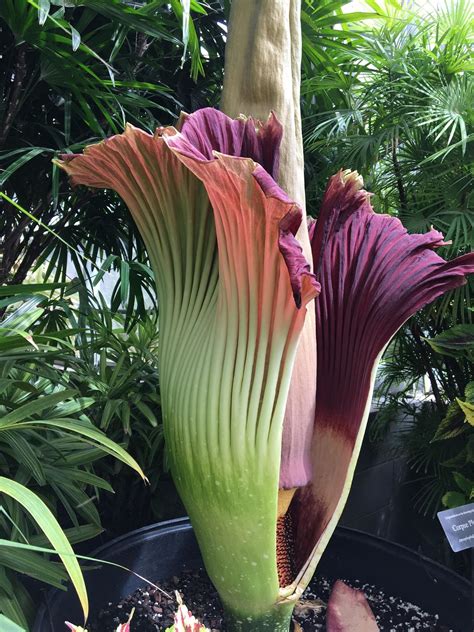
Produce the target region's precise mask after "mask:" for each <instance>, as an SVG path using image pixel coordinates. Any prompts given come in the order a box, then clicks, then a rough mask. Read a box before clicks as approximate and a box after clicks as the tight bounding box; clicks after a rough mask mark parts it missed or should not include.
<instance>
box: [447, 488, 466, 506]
mask: <svg viewBox="0 0 474 632" xmlns="http://www.w3.org/2000/svg"><path fill="white" fill-rule="evenodd" d="M466 500H467V499H466V497H465V496H464V494H461V492H447V493H446V494H444V496H443V498H442V499H441V502H442V503H443V505H444V506H445V507H447V508H448V509H454V508H455V507H460V506H461V505H465V504H466Z"/></svg>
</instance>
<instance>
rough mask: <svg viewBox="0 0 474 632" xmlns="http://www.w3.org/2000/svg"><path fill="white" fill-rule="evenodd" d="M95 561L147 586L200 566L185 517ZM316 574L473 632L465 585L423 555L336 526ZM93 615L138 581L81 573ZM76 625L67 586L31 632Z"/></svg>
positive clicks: (131, 538) (132, 537)
mask: <svg viewBox="0 0 474 632" xmlns="http://www.w3.org/2000/svg"><path fill="white" fill-rule="evenodd" d="M93 557H96V558H99V559H106V560H110V561H112V562H116V563H118V564H121V565H123V566H126V567H127V568H130V569H133V570H134V571H135V572H136V573H139V574H140V575H142V576H144V577H147V578H148V579H150V580H151V581H157V580H158V581H159V580H163V579H166V578H169V577H171V576H173V575H177V574H179V573H180V571H181V570H182V569H183V568H198V567H199V566H200V565H201V564H202V562H201V556H200V554H199V549H198V547H197V543H196V540H195V538H194V534H193V531H192V528H191V525H190V523H189V521H188V519H187V518H180V519H178V520H170V521H168V522H161V523H159V524H155V525H151V526H149V527H145V528H143V529H138V530H137V531H132V532H131V533H129V534H128V535H125V536H122V537H120V538H117V539H116V540H113V541H112V542H110V543H109V544H106V545H105V546H102V547H101V548H99V549H97V550H96V551H95V552H94V553H93ZM318 572H320V573H322V574H324V575H326V576H327V577H329V578H330V579H334V580H335V579H338V578H341V579H348V580H351V579H359V580H361V581H363V582H368V583H371V584H375V585H377V586H378V587H379V588H383V589H384V590H385V592H386V593H387V594H389V595H395V596H397V597H401V598H402V599H404V600H407V601H410V602H412V603H415V604H417V605H419V606H421V607H422V608H423V609H425V610H427V611H429V612H431V613H437V614H439V617H440V622H441V623H443V624H444V625H446V626H448V627H449V628H450V629H452V630H455V631H456V632H469V631H470V630H472V621H471V589H470V585H469V582H468V581H467V580H465V579H463V578H462V577H459V576H458V575H456V574H455V573H453V572H452V571H450V570H448V569H446V568H444V567H443V566H440V565H439V564H437V563H435V562H433V561H432V560H429V559H428V558H426V557H423V556H421V555H418V554H417V553H415V552H413V551H411V550H409V549H407V548H405V547H403V546H399V545H397V544H393V543H391V542H388V541H386V540H382V539H381V538H377V537H375V536H371V535H368V534H366V533H362V532H360V531H355V530H353V529H347V528H344V527H339V528H338V529H336V532H335V534H334V536H333V537H332V539H331V541H330V544H329V546H328V548H327V550H326V551H325V553H324V555H323V558H322V560H321V563H320V565H319V566H318ZM86 582H87V587H88V592H89V597H90V601H91V610H92V611H94V610H98V609H100V608H101V607H103V606H104V605H106V604H107V602H109V601H118V600H120V598H122V597H125V596H127V595H129V594H130V593H132V592H133V591H134V590H135V589H136V588H137V587H138V586H141V585H143V582H142V581H141V580H140V579H138V578H137V577H135V576H134V575H132V574H130V573H128V572H125V571H122V570H120V569H117V568H115V567H112V566H107V565H104V566H101V567H100V568H98V569H94V570H91V571H87V574H86ZM65 619H68V620H69V621H76V622H80V621H81V620H82V614H81V610H80V608H79V606H78V601H77V597H76V596H75V593H74V592H73V591H72V589H69V590H68V591H67V592H63V591H57V590H56V591H51V592H50V593H49V594H48V597H47V602H46V604H45V605H44V606H42V607H41V609H40V611H39V612H38V616H37V619H36V622H35V625H34V627H33V632H65V626H64V620H65Z"/></svg>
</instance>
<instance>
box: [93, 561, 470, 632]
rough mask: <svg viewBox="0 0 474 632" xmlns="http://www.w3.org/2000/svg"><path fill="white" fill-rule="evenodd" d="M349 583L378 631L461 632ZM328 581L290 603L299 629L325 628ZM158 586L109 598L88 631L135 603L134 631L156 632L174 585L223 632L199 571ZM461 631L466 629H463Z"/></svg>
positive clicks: (170, 609)
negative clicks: (360, 592) (364, 601)
mask: <svg viewBox="0 0 474 632" xmlns="http://www.w3.org/2000/svg"><path fill="white" fill-rule="evenodd" d="M346 583H348V584H349V585H351V586H352V587H353V588H359V589H362V590H363V592H364V593H365V595H366V597H367V599H368V601H369V604H370V607H371V608H372V610H373V612H374V614H375V617H376V619H377V622H378V624H379V627H380V630H381V631H382V632H399V631H403V632H417V631H418V630H429V631H431V632H461V631H458V630H452V629H451V628H449V627H446V626H444V625H441V624H440V623H439V621H438V615H437V614H429V613H427V612H424V611H423V610H422V609H421V608H419V607H418V606H416V605H414V604H412V603H408V602H406V601H402V600H401V599H398V598H397V597H391V596H389V595H386V594H385V593H384V592H383V591H381V590H379V589H378V588H376V587H375V586H371V585H369V584H360V583H359V582H346ZM331 587H332V582H331V583H330V582H329V581H328V580H327V579H326V578H324V577H316V578H315V579H314V580H313V581H312V583H311V585H310V586H309V587H308V589H307V590H306V592H305V593H304V596H303V601H302V602H301V603H300V604H299V605H298V606H297V607H296V609H295V620H296V621H298V623H299V624H300V625H301V627H302V628H303V631H304V632H315V631H318V630H321V631H324V630H325V619H326V612H325V603H326V602H327V600H328V598H329V593H330V590H331ZM160 588H162V589H163V590H164V591H166V592H167V593H168V594H169V595H171V596H172V597H173V598H172V599H170V598H169V597H167V596H166V595H164V594H163V593H162V592H160V591H159V590H157V589H156V588H154V587H152V586H147V587H146V588H144V589H142V588H140V589H138V590H136V591H135V592H134V593H133V595H130V596H129V597H126V598H125V599H122V601H120V603H118V604H117V603H115V604H112V603H109V604H108V605H107V607H106V608H104V609H103V610H102V611H101V612H100V613H99V615H98V617H97V618H96V619H95V620H93V621H92V622H91V623H90V625H89V628H88V629H89V631H90V632H115V630H116V628H117V626H118V624H119V623H124V622H125V621H126V620H127V618H128V615H129V614H130V612H131V609H132V608H133V607H135V615H134V617H133V621H132V626H131V627H132V631H133V632H161V631H162V630H166V628H167V627H169V626H171V625H172V624H173V614H174V612H175V610H176V607H177V604H176V599H175V597H174V595H175V591H176V590H179V592H180V593H181V595H182V597H183V601H184V603H185V604H186V606H187V607H188V608H189V610H190V611H191V612H192V613H193V614H194V615H195V616H196V617H197V618H198V619H199V620H200V622H201V623H203V624H204V625H205V626H206V627H207V628H209V629H210V630H211V631H212V632H225V630H226V627H225V624H224V622H223V613H222V607H221V604H220V601H219V597H218V596H217V593H216V591H215V589H214V587H213V586H212V584H211V582H210V581H209V579H208V577H207V575H206V574H205V572H204V571H185V572H183V573H182V574H181V575H180V576H179V577H173V578H171V580H169V581H167V582H161V583H160ZM463 632H465V631H463Z"/></svg>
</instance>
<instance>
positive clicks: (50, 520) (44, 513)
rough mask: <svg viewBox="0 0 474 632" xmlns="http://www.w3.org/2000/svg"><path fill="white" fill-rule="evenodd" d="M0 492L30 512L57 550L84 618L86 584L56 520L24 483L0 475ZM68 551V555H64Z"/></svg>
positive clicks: (87, 607) (86, 605) (85, 614)
mask: <svg viewBox="0 0 474 632" xmlns="http://www.w3.org/2000/svg"><path fill="white" fill-rule="evenodd" d="M0 492H1V493H3V494H7V495H8V496H11V497H12V498H14V499H15V500H16V501H17V502H18V503H19V504H20V505H22V506H23V507H24V508H25V509H26V511H27V512H28V513H29V514H31V516H32V517H33V518H34V520H35V521H36V522H37V523H38V526H39V527H40V529H41V530H42V531H43V533H44V534H45V535H46V537H47V538H48V540H49V541H50V542H51V544H52V546H53V547H54V548H55V549H56V550H57V551H58V552H59V557H60V558H61V561H62V562H63V564H64V567H65V568H66V571H67V573H68V575H69V577H70V578H71V581H72V583H73V585H74V588H75V589H76V592H77V595H78V597H79V601H80V602H81V606H82V610H83V612H84V620H85V619H87V616H88V614H89V601H88V597H87V590H86V585H85V583H84V577H83V575H82V571H81V569H80V566H79V563H78V561H77V559H76V557H75V555H74V551H73V550H72V547H71V545H70V544H69V541H68V539H67V538H66V536H65V535H64V532H63V530H62V529H61V527H60V525H59V523H58V521H57V520H56V518H55V517H54V516H53V514H52V513H51V511H50V510H49V509H48V507H47V506H46V504H45V503H44V502H43V501H42V500H41V499H40V498H39V497H38V496H37V495H36V494H34V493H33V492H32V491H30V490H29V489H28V488H27V487H25V486H24V485H20V484H19V483H17V482H16V481H12V480H9V479H8V478H5V477H3V476H2V477H0ZM65 553H68V554H69V555H65Z"/></svg>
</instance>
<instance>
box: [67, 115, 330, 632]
mask: <svg viewBox="0 0 474 632" xmlns="http://www.w3.org/2000/svg"><path fill="white" fill-rule="evenodd" d="M178 130H179V131H178ZM281 133H282V130H281V126H280V125H279V123H278V121H277V120H276V118H275V116H273V115H270V117H269V119H268V121H267V122H266V123H265V124H262V123H260V122H258V121H255V120H252V119H245V118H242V117H241V118H239V119H236V120H232V119H230V118H228V117H227V116H225V115H224V114H222V113H220V112H218V111H216V110H212V109H206V110H203V111H200V112H197V113H195V114H193V115H191V116H184V117H182V119H181V120H180V123H179V125H178V129H174V128H164V129H163V128H162V129H159V130H157V132H156V133H155V134H154V135H150V134H147V133H145V132H143V131H141V130H139V129H136V128H134V127H131V126H128V127H127V129H126V131H125V133H124V134H121V135H118V136H114V137H112V138H110V139H108V140H106V141H104V142H102V143H99V144H97V145H93V146H90V147H88V148H86V150H85V151H84V154H83V155H79V156H66V157H65V159H64V160H63V162H62V163H61V166H62V167H63V168H64V169H65V170H66V171H67V172H68V173H69V174H70V176H71V179H72V182H73V183H75V184H83V185H87V186H91V187H98V188H111V189H114V190H115V191H117V192H118V193H119V195H120V196H121V197H122V199H123V200H124V201H125V203H126V204H127V206H128V207H129V209H130V211H131V213H132V215H133V218H134V220H135V222H136V224H137V226H138V228H139V230H140V232H141V234H142V236H143V239H144V241H145V244H146V247H147V251H148V254H149V257H150V261H151V264H152V266H153V269H154V273H155V278H156V283H157V290H158V295H159V299H160V338H161V345H160V382H161V384H160V387H161V396H162V411H163V420H164V432H165V438H166V444H167V449H168V453H169V457H170V465H171V470H172V473H173V477H174V480H175V483H176V486H177V488H178V491H179V493H180V495H181V498H182V499H183V502H184V504H185V506H186V509H187V511H188V513H189V515H190V518H191V521H192V523H193V526H194V529H195V532H196V536H197V539H198V542H199V545H200V548H201V552H202V555H203V558H204V561H205V565H206V569H207V571H208V573H209V575H210V577H211V579H212V581H213V582H214V584H215V586H216V588H217V590H218V591H219V594H220V596H221V599H222V601H223V604H224V607H225V609H226V614H227V619H228V625H229V629H235V630H240V629H242V630H243V629H245V630H248V629H252V630H258V629H260V628H261V629H267V630H272V631H274V632H276V631H277V630H287V629H288V626H289V618H290V616H291V611H292V608H293V605H294V603H293V601H292V600H291V599H290V600H286V601H285V603H284V604H283V605H280V604H279V603H277V602H278V600H279V588H280V583H279V577H278V570H277V548H278V549H279V550H280V549H281V546H280V545H279V546H278V547H277V519H278V514H279V513H281V511H280V512H279V510H278V497H279V493H278V488H279V479H280V457H281V454H282V451H283V450H282V431H283V418H284V414H285V406H286V400H287V394H288V389H289V383H290V379H291V374H292V367H293V362H294V357H295V353H296V347H297V343H298V339H299V335H300V332H301V329H302V327H303V323H304V318H305V313H306V305H307V304H308V302H309V301H311V300H312V299H313V298H314V297H315V296H316V294H317V292H318V291H319V285H318V283H317V282H316V280H315V278H314V275H313V274H312V273H311V272H310V268H309V265H308V263H307V262H306V260H305V258H304V256H303V254H302V251H301V247H300V246H299V243H298V242H297V241H296V239H295V237H294V234H295V233H296V231H297V229H298V227H299V224H300V222H301V209H300V208H299V207H298V206H297V205H296V204H294V203H292V202H291V200H289V199H288V197H287V196H286V195H285V193H284V192H283V191H282V190H281V189H280V188H279V187H278V186H277V184H276V182H275V180H274V179H273V178H272V175H276V172H277V169H278V156H279V154H278V147H279V143H280V139H281ZM312 388H313V391H314V388H315V384H314V385H312ZM286 435H288V437H289V438H288V441H286V442H285V449H284V454H285V457H284V459H283V460H282V466H284V468H285V470H286V471H288V470H290V469H291V462H292V463H293V464H294V469H295V471H297V472H300V471H302V470H304V471H305V472H306V475H305V476H307V467H304V465H301V460H302V459H305V460H307V458H308V455H307V453H306V452H305V453H303V452H304V451H302V450H299V449H297V448H299V445H300V442H298V441H296V440H295V445H294V448H295V449H292V446H291V445H289V446H288V442H289V443H290V444H291V443H292V436H295V437H296V438H297V437H298V433H285V436H286ZM309 436H311V433H309ZM300 478H301V477H300ZM305 480H306V478H304V479H303V481H302V482H305Z"/></svg>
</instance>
